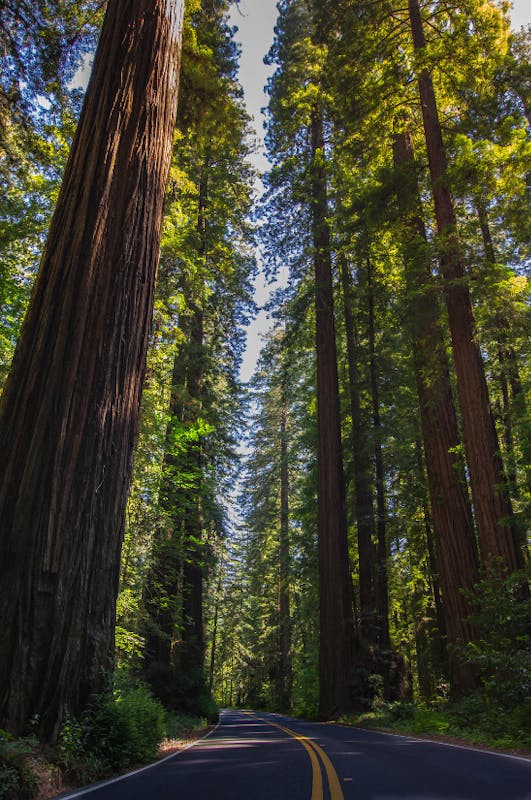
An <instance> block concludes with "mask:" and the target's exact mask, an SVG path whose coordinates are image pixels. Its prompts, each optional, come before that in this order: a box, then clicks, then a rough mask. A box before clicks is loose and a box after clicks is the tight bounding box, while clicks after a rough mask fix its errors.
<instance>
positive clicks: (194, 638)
mask: <svg viewBox="0 0 531 800" xmlns="http://www.w3.org/2000/svg"><path fill="white" fill-rule="evenodd" d="M209 162H210V156H209V152H208V148H207V152H206V154H205V158H204V163H203V165H202V167H201V170H200V174H199V184H198V190H199V192H198V194H199V202H198V212H197V232H198V235H199V252H198V255H199V257H200V259H201V260H202V261H203V262H204V260H205V259H206V255H207V249H208V241H207V205H208V176H209V166H210V164H209ZM204 326H205V321H204V312H203V288H202V287H201V296H200V297H199V298H198V302H197V305H196V306H195V307H194V309H193V316H192V322H191V329H190V349H189V352H188V369H187V396H188V400H189V403H190V412H189V413H190V422H192V423H196V422H197V421H198V420H199V418H200V417H201V414H202V407H203V382H204V360H205V359H204ZM188 469H189V470H190V471H191V472H192V473H193V474H195V475H196V481H195V483H194V486H193V488H192V490H191V492H190V496H189V498H188V502H187V509H186V512H185V524H184V540H183V548H184V563H183V628H182V636H181V648H180V653H179V662H180V665H181V669H182V670H183V671H184V672H185V673H190V674H191V673H194V675H195V676H196V679H197V681H198V686H197V688H198V690H199V691H202V688H203V667H204V650H205V643H204V629H203V577H204V564H203V561H204V542H203V496H202V495H203V486H202V484H203V476H202V471H203V442H202V439H201V438H199V440H198V441H197V443H196V444H195V445H192V447H191V448H190V450H189V453H188Z"/></svg>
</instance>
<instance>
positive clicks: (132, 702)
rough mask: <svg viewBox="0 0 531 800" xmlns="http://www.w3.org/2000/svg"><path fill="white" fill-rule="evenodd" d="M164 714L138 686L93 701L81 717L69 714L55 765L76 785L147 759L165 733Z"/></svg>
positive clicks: (149, 693)
mask: <svg viewBox="0 0 531 800" xmlns="http://www.w3.org/2000/svg"><path fill="white" fill-rule="evenodd" d="M165 722H166V713H165V711H164V709H163V707H162V705H161V704H160V702H159V701H158V700H156V699H155V698H154V697H153V695H152V694H151V692H150V691H149V690H148V689H147V688H146V687H145V686H144V685H142V684H140V683H138V684H136V685H132V686H130V687H129V688H116V689H115V690H114V691H113V692H112V693H109V694H106V695H102V696H100V697H97V698H95V699H94V700H93V701H92V703H91V705H90V706H89V708H88V710H87V711H86V713H85V714H84V716H83V717H82V718H81V720H79V721H78V720H75V719H73V718H72V717H70V716H67V717H66V719H65V721H64V723H63V726H62V728H61V731H60V734H59V740H58V745H57V754H58V763H59V766H61V767H62V769H63V770H64V771H65V772H66V773H67V775H69V776H71V777H73V778H74V779H76V780H79V781H80V782H90V781H92V780H96V779H97V778H98V777H100V776H101V775H103V774H107V773H109V772H113V771H116V770H120V769H125V768H127V767H130V766H133V765H134V764H138V763H144V762H146V761H151V760H153V759H154V758H155V756H156V754H157V751H158V748H159V745H160V742H161V741H162V739H163V737H164V735H165Z"/></svg>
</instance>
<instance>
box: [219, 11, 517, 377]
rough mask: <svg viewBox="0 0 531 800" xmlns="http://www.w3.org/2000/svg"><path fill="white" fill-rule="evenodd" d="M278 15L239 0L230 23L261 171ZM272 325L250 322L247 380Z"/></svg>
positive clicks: (262, 296)
mask: <svg viewBox="0 0 531 800" xmlns="http://www.w3.org/2000/svg"><path fill="white" fill-rule="evenodd" d="M276 18H277V9H276V0H240V2H239V3H238V4H236V3H235V4H234V6H233V9H232V11H231V13H230V23H231V24H232V25H235V26H236V27H237V28H238V32H237V34H236V41H237V42H239V44H240V46H241V51H242V52H241V58H240V76H239V77H240V83H241V85H242V86H243V90H244V94H245V102H246V105H247V110H248V112H249V114H250V115H251V117H252V118H253V120H254V128H255V131H256V135H257V137H258V140H259V142H260V151H259V152H258V153H257V155H256V156H255V158H254V159H253V163H254V164H255V166H256V167H257V169H259V170H260V171H261V172H265V171H266V170H267V168H268V162H267V158H266V157H265V152H264V147H263V134H264V129H263V119H264V118H263V116H262V114H261V109H262V108H263V107H264V106H266V105H267V95H266V94H265V93H264V91H263V87H264V86H265V85H266V83H267V79H268V77H269V76H270V75H271V73H272V68H271V67H268V66H266V65H265V64H264V62H263V59H264V56H265V55H266V53H267V52H268V50H269V48H270V46H271V44H272V42H273V29H274V25H275V21H276ZM511 19H512V23H513V28H515V29H519V28H520V26H522V25H528V24H530V23H531V3H530V2H529V0H515V2H513V4H512V12H511ZM255 289H256V294H255V300H256V302H257V303H258V304H259V305H262V304H263V303H264V302H265V301H266V300H267V297H268V295H269V289H268V287H267V286H266V285H265V282H264V278H263V276H262V275H259V276H258V278H257V280H256V282H255ZM268 328H269V321H268V319H267V315H266V313H265V312H264V311H261V312H260V313H259V314H258V316H257V318H256V319H255V320H254V321H253V322H252V323H251V325H250V326H249V328H248V331H247V348H246V351H245V355H244V358H243V363H242V368H241V370H240V377H241V379H242V380H243V381H248V380H249V378H250V377H251V375H252V374H253V371H254V368H255V365H256V360H257V358H258V355H259V352H260V349H261V344H262V341H261V337H262V335H263V334H264V333H265V332H266V331H267V329H268Z"/></svg>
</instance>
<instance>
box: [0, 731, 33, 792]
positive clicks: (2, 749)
mask: <svg viewBox="0 0 531 800" xmlns="http://www.w3.org/2000/svg"><path fill="white" fill-rule="evenodd" d="M31 752H32V744H31V742H30V741H28V740H27V739H15V738H14V737H13V736H11V734H9V733H7V732H6V731H3V730H0V800H16V798H19V797H22V796H23V797H27V798H31V797H34V796H35V794H36V790H37V778H36V775H35V773H34V772H33V770H32V769H31V765H30V763H29V761H28V756H30V755H31Z"/></svg>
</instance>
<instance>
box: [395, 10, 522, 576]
mask: <svg viewBox="0 0 531 800" xmlns="http://www.w3.org/2000/svg"><path fill="white" fill-rule="evenodd" d="M408 6H409V16H410V22H411V30H412V35H413V44H414V47H415V51H416V52H417V54H418V55H419V56H420V57H422V54H423V52H424V50H425V48H426V41H425V37H424V30H423V26H422V18H421V15H420V9H419V4H418V0H408ZM418 86H419V93H420V100H421V106H422V117H423V122H424V133H425V139H426V146H427V151H428V163H429V170H430V178H431V186H432V193H433V200H434V206H435V216H436V219H437V231H438V234H439V243H440V248H441V267H442V272H443V275H444V279H445V295H446V305H447V309H448V320H449V323H450V332H451V336H452V348H453V357H454V363H455V370H456V376H457V390H458V395H459V405H460V408H461V415H462V419H463V430H464V438H465V447H466V454H467V462H468V468H469V472H470V485H471V488H472V499H473V503H474V510H475V514H476V519H477V524H478V530H479V538H480V545H481V555H482V559H483V561H484V562H485V563H488V562H489V561H490V560H491V559H493V558H499V559H501V561H502V563H503V565H504V568H505V569H506V570H507V571H508V572H513V571H514V570H516V569H518V568H520V567H521V566H522V564H523V559H522V554H521V551H520V549H519V546H518V541H517V536H516V533H515V530H514V526H513V522H512V509H511V503H510V499H509V497H508V495H507V491H506V488H505V478H504V475H503V465H502V462H501V457H500V452H499V445H498V437H497V434H496V429H495V426H494V420H493V416H492V410H491V407H490V402H489V396H488V389H487V383H486V380H485V371H484V368H483V361H482V358H481V353H480V349H479V345H478V342H477V336H476V328H475V322H474V314H473V310H472V303H471V299H470V293H469V289H468V285H467V280H466V273H465V266H464V261H463V255H462V249H461V243H460V240H459V234H458V231H457V220H456V215H455V210H454V204H453V199H452V196H451V193H450V188H449V185H448V177H447V160H446V150H445V147H444V143H443V139H442V133H441V126H440V122H439V117H438V112H437V104H436V100H435V92H434V89H433V82H432V79H431V76H430V73H429V72H428V70H427V69H426V68H421V70H420V72H419V75H418Z"/></svg>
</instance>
